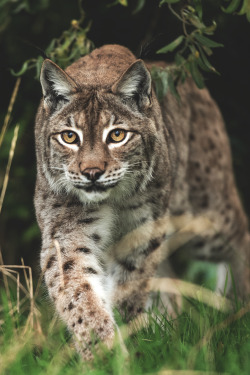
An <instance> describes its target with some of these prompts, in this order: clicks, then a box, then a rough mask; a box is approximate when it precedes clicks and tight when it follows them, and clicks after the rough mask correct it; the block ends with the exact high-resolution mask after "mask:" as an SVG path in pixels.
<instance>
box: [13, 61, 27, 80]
mask: <svg viewBox="0 0 250 375" xmlns="http://www.w3.org/2000/svg"><path fill="white" fill-rule="evenodd" d="M29 63H30V60H27V61H25V62H24V63H23V65H22V67H21V69H20V70H19V71H18V72H15V71H14V70H13V69H11V70H10V71H11V74H12V75H13V76H15V77H19V76H21V75H23V74H24V73H25V72H26V71H27V70H28V69H29Z"/></svg>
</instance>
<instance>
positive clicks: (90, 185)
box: [36, 49, 157, 202]
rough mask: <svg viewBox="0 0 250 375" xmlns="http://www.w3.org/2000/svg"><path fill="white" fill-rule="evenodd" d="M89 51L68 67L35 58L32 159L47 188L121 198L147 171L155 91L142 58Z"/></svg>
mask: <svg viewBox="0 0 250 375" xmlns="http://www.w3.org/2000/svg"><path fill="white" fill-rule="evenodd" d="M100 50H101V49H99V51H100ZM96 51H98V50H96ZM127 51H128V50H127ZM94 52H95V51H94ZM128 52H129V51H128ZM129 53H130V52H129ZM91 55H92V60H91V59H90V57H91V56H90V57H89V56H87V57H85V58H82V59H80V60H78V62H77V63H75V64H73V65H72V66H71V67H69V69H68V70H67V71H68V72H69V74H67V73H66V72H64V71H63V70H62V69H60V68H59V67H58V66H57V65H56V64H55V63H53V62H52V61H50V60H45V61H44V63H43V66H42V71H41V85H42V91H43V98H44V99H43V103H42V106H41V108H40V111H39V113H38V116H37V124H36V142H37V156H38V165H40V168H42V173H43V174H44V175H45V177H46V178H47V181H48V184H49V186H50V188H52V190H53V191H54V192H57V193H59V194H65V193H68V194H75V195H77V196H78V197H79V198H80V200H81V201H83V202H91V201H92V202H94V201H100V200H105V199H113V200H118V199H120V200H121V199H125V198H126V197H127V196H128V195H132V194H133V193H134V192H135V191H138V190H139V191H143V190H144V189H145V187H146V186H147V184H148V182H149V181H150V179H151V178H152V171H153V166H154V149H155V142H156V139H157V136H156V125H155V121H154V117H155V114H154V111H153V105H152V100H156V99H154V98H153V99H152V89H151V77H150V73H149V71H148V70H147V68H146V66H145V65H144V63H143V61H142V60H135V58H133V60H134V61H133V62H132V63H131V61H130V60H131V55H132V54H131V53H130V55H129V58H128V60H129V61H125V60H124V57H123V58H122V59H121V57H120V56H119V54H118V56H117V53H114V55H112V54H110V53H109V54H108V55H107V53H106V52H105V50H104V53H103V54H101V57H100V56H99V55H100V53H99V55H98V56H99V58H97V57H96V54H95V53H92V54H91ZM85 66H86V67H85ZM112 69H113V71H112Z"/></svg>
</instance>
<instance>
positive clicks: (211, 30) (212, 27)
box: [203, 20, 217, 35]
mask: <svg viewBox="0 0 250 375" xmlns="http://www.w3.org/2000/svg"><path fill="white" fill-rule="evenodd" d="M216 28H217V24H216V22H215V21H214V20H213V22H212V25H210V26H207V27H206V28H205V29H204V30H203V32H204V33H205V34H208V35H213V33H214V32H215V30H216Z"/></svg>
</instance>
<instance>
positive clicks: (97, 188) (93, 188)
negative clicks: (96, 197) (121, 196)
mask: <svg viewBox="0 0 250 375" xmlns="http://www.w3.org/2000/svg"><path fill="white" fill-rule="evenodd" d="M116 185H117V183H115V184H110V185H105V186H104V185H97V184H91V185H88V186H86V185H85V186H84V185H74V187H75V188H76V189H79V190H84V191H86V192H87V193H101V192H105V191H107V190H108V189H111V188H113V187H115V186H116Z"/></svg>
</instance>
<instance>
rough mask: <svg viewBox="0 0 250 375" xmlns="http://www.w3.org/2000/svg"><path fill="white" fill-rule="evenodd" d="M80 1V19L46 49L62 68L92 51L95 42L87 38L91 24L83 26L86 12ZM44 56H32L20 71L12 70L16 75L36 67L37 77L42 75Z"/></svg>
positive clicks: (48, 54)
mask: <svg viewBox="0 0 250 375" xmlns="http://www.w3.org/2000/svg"><path fill="white" fill-rule="evenodd" d="M78 3H79V11H80V16H81V17H80V19H79V20H72V21H71V26H70V28H69V29H68V30H65V31H64V32H63V33H62V35H61V36H60V37H59V38H54V39H52V40H51V42H50V44H49V45H48V47H47V48H46V50H45V54H46V56H47V57H48V58H49V59H51V60H52V61H54V62H55V63H56V64H58V65H59V66H60V67H61V68H62V69H65V68H66V67H67V66H68V65H70V64H72V63H73V62H74V61H76V60H77V59H79V58H80V57H81V56H84V55H86V54H88V53H90V52H91V50H92V49H93V46H94V45H93V43H92V42H91V41H90V40H89V39H88V38H87V33H88V31H89V30H90V26H91V24H90V23H89V24H88V25H87V26H86V27H84V28H83V27H81V25H82V24H83V23H84V21H85V12H84V10H83V8H82V7H81V1H80V0H79V1H78ZM42 62H43V57H41V56H39V57H38V58H32V59H29V60H27V61H25V62H24V63H23V66H22V68H21V69H20V70H19V71H18V72H14V71H13V69H12V70H11V72H12V74H13V75H14V76H21V75H23V74H24V73H26V71H27V70H29V69H33V68H35V69H36V78H37V79H38V78H39V76H40V71H41V66H42Z"/></svg>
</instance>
